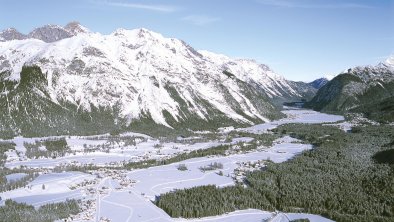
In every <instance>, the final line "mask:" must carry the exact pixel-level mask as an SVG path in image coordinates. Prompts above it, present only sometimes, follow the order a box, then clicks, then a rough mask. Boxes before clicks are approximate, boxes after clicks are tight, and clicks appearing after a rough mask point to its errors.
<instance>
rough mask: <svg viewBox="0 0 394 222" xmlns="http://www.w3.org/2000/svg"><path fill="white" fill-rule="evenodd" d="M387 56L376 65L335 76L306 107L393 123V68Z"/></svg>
mask: <svg viewBox="0 0 394 222" xmlns="http://www.w3.org/2000/svg"><path fill="white" fill-rule="evenodd" d="M391 60H392V57H390V58H389V59H388V60H387V61H386V62H385V63H380V64H378V65H376V66H360V67H355V68H353V69H349V70H348V72H346V73H342V74H340V75H338V76H336V77H335V78H334V79H332V80H331V81H329V82H328V83H327V84H326V85H325V86H323V87H322V88H321V89H320V90H319V91H318V92H317V94H316V96H315V97H314V98H313V99H312V100H311V101H310V102H308V103H307V104H306V106H307V107H310V108H313V109H315V110H321V111H329V112H361V113H365V114H366V115H367V117H370V118H373V119H377V120H382V121H385V120H391V121H393V120H394V66H393V63H390V61H391Z"/></svg>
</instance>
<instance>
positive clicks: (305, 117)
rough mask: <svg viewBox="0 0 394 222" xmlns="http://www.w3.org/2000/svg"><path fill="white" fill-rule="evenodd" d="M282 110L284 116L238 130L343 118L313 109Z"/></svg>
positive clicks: (255, 131)
mask: <svg viewBox="0 0 394 222" xmlns="http://www.w3.org/2000/svg"><path fill="white" fill-rule="evenodd" d="M282 112H283V113H284V114H286V115H287V117H286V118H283V119H280V120H276V121H272V122H268V123H263V124H258V125H254V126H251V127H248V128H243V129H238V130H241V131H247V132H252V133H265V132H267V130H270V129H274V128H276V127H277V126H279V125H283V124H287V123H309V124H314V123H334V122H338V121H343V120H344V117H343V116H339V115H331V114H326V113H319V112H316V111H313V110H305V109H289V110H284V111H282Z"/></svg>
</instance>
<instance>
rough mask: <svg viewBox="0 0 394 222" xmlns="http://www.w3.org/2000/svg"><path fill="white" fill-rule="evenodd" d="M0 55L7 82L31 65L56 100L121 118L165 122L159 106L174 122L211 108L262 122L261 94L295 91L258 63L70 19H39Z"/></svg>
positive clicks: (266, 105) (268, 107)
mask: <svg viewBox="0 0 394 222" xmlns="http://www.w3.org/2000/svg"><path fill="white" fill-rule="evenodd" d="M15 31H16V30H15ZM2 33H4V32H2ZM0 36H2V35H1V34H0ZM3 37H4V36H3ZM58 39H59V40H58ZM6 40H7V39H6ZM0 55H1V56H0V72H5V71H9V72H10V73H11V75H10V76H9V77H7V79H10V80H19V78H20V77H19V73H20V72H21V70H22V67H23V66H24V65H38V66H39V67H40V68H41V70H42V71H43V72H44V73H46V76H47V79H48V91H49V94H50V97H51V100H52V101H54V102H56V103H57V102H58V101H67V102H69V103H71V104H74V105H76V106H77V107H78V108H79V109H83V110H85V111H89V110H90V109H91V107H92V106H95V107H99V106H104V107H111V108H113V107H117V108H119V109H120V114H119V115H120V117H125V118H126V119H128V120H129V121H131V120H132V119H136V118H140V117H141V116H144V115H149V116H150V117H151V118H152V119H153V120H154V121H155V122H156V123H160V124H163V125H165V126H168V127H171V126H170V124H168V123H167V121H166V117H165V115H164V114H163V112H164V111H167V112H168V113H169V114H170V115H171V116H172V118H173V119H174V120H175V121H182V120H183V119H185V118H187V116H188V115H189V114H192V115H195V116H197V117H198V118H201V119H203V120H206V119H207V118H208V116H209V115H211V112H212V110H215V112H218V113H222V114H224V115H225V116H227V117H228V118H230V119H233V120H235V121H237V122H243V123H252V121H251V119H254V120H256V119H259V120H260V121H265V122H266V121H269V120H270V116H271V117H272V116H273V113H275V112H277V111H275V108H274V107H273V105H272V104H271V103H270V102H269V99H268V98H269V97H270V98H274V97H280V96H284V95H285V94H286V95H294V96H298V97H300V95H299V93H298V92H297V90H296V89H295V88H294V86H292V85H290V84H289V81H287V80H286V79H284V78H283V77H282V76H280V75H278V74H276V73H275V72H273V71H272V70H271V69H270V68H269V67H268V66H266V65H263V64H258V63H257V62H255V61H253V60H243V59H231V58H229V57H227V56H223V55H218V54H215V53H212V52H207V51H196V50H194V49H193V48H192V47H190V46H189V45H187V44H186V43H185V42H183V41H181V40H178V39H174V38H165V37H163V36H162V35H161V34H159V33H155V32H153V31H150V30H147V29H144V28H142V29H134V30H126V29H117V30H115V31H114V32H113V33H111V34H109V35H102V34H100V33H93V32H90V31H89V30H88V29H87V28H85V27H83V26H81V25H80V24H79V23H76V22H74V23H70V24H68V25H66V26H65V27H64V28H63V27H61V26H54V25H47V26H44V27H41V28H37V29H35V30H33V31H32V32H31V33H30V34H29V35H27V37H26V39H21V40H15V39H14V40H9V41H4V42H0ZM223 71H227V72H229V73H230V74H232V75H233V77H234V78H233V77H232V76H229V74H227V75H225V74H224V73H223ZM257 92H258V93H257ZM251 93H252V94H253V95H254V96H252V97H251V96H250V95H251ZM264 98H267V99H264ZM207 103H208V104H209V105H207Z"/></svg>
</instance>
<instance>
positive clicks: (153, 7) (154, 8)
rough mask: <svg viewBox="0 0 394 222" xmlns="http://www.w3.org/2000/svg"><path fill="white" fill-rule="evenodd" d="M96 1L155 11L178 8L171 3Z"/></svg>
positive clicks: (169, 10) (109, 4) (167, 10)
mask: <svg viewBox="0 0 394 222" xmlns="http://www.w3.org/2000/svg"><path fill="white" fill-rule="evenodd" d="M96 3H99V4H104V5H108V6H115V7H122V8H133V9H143V10H150V11H157V12H175V11H178V10H179V8H178V7H175V6H172V5H157V4H145V3H128V2H113V1H98V2H96Z"/></svg>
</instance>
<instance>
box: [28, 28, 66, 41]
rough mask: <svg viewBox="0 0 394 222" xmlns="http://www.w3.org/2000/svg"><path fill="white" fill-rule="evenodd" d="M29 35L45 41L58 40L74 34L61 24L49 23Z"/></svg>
mask: <svg viewBox="0 0 394 222" xmlns="http://www.w3.org/2000/svg"><path fill="white" fill-rule="evenodd" d="M27 36H28V37H29V38H33V39H40V40H42V41H44V42H56V41H59V40H61V39H65V38H69V37H71V36H72V35H71V34H70V33H69V32H67V31H66V30H65V29H64V28H63V27H61V26H59V25H51V24H49V25H45V26H43V27H39V28H35V29H34V30H33V31H31V32H30V33H29V34H28V35H27Z"/></svg>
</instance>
